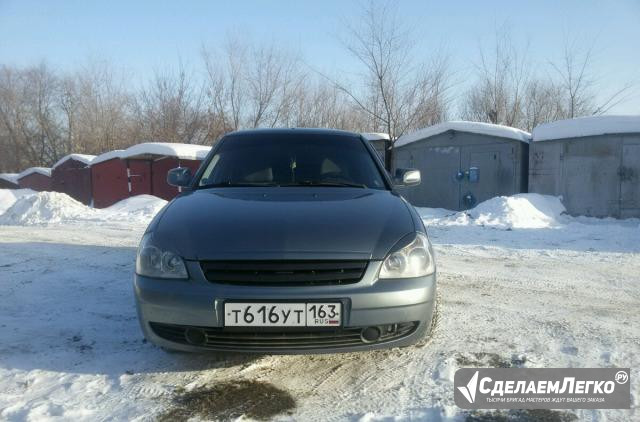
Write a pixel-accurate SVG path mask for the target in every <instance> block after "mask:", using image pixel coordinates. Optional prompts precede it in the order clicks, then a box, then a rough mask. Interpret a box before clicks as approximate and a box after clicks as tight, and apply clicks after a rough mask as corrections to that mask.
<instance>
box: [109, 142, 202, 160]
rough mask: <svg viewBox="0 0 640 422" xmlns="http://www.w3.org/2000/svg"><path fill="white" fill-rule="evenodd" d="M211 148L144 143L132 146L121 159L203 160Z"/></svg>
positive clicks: (123, 153) (166, 143)
mask: <svg viewBox="0 0 640 422" xmlns="http://www.w3.org/2000/svg"><path fill="white" fill-rule="evenodd" d="M210 150H211V147H209V146H205V145H193V144H177V143H168V142H144V143H141V144H137V145H133V146H131V147H129V148H127V149H126V150H124V152H122V155H121V157H122V158H131V157H136V156H144V155H161V156H168V157H176V158H180V159H183V160H204V159H205V157H206V156H207V154H208V153H209V151H210Z"/></svg>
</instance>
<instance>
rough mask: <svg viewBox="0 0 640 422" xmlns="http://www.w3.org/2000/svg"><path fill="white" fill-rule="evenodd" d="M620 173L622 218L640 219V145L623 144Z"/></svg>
mask: <svg viewBox="0 0 640 422" xmlns="http://www.w3.org/2000/svg"><path fill="white" fill-rule="evenodd" d="M623 142H624V141H623ZM618 173H619V175H620V217H621V218H630V217H640V144H624V143H623V145H622V166H621V167H620V171H619V172H618Z"/></svg>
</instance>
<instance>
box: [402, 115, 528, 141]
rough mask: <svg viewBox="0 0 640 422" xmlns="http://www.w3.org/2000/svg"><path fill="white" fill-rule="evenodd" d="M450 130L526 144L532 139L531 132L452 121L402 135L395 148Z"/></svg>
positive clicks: (488, 124) (485, 124)
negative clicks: (513, 140) (497, 137)
mask: <svg viewBox="0 0 640 422" xmlns="http://www.w3.org/2000/svg"><path fill="white" fill-rule="evenodd" d="M449 130H455V131H458V132H470V133H478V134H480V135H490V136H499V137H501V138H509V139H515V140H516V141H521V142H525V143H529V140H530V139H531V134H530V133H529V132H525V131H523V130H520V129H516V128H514V127H509V126H502V125H494V124H491V123H480V122H465V121H452V122H443V123H438V124H437V125H433V126H429V127H426V128H424V129H420V130H418V131H416V132H413V133H410V134H408V135H402V136H401V137H400V138H398V140H397V141H396V143H395V146H397V147H399V146H402V145H407V144H410V143H412V142H416V141H419V140H422V139H425V138H429V137H431V136H435V135H439V134H441V133H444V132H447V131H449Z"/></svg>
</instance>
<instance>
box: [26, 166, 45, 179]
mask: <svg viewBox="0 0 640 422" xmlns="http://www.w3.org/2000/svg"><path fill="white" fill-rule="evenodd" d="M32 173H40V174H42V175H43V176H47V177H51V169H50V168H47V167H29V168H28V169H26V170H23V171H22V172H21V173H20V174H18V179H22V178H23V177H25V176H28V175H30V174H32Z"/></svg>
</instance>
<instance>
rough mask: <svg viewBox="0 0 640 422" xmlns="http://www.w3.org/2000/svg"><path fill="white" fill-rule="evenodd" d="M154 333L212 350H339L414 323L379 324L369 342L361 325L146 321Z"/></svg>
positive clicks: (403, 332) (398, 334) (407, 329)
mask: <svg viewBox="0 0 640 422" xmlns="http://www.w3.org/2000/svg"><path fill="white" fill-rule="evenodd" d="M149 325H150V327H151V329H152V330H153V332H154V333H155V334H156V335H157V336H158V337H161V338H163V339H165V340H169V341H171V342H174V343H180V344H187V345H195V346H198V347H203V348H209V349H215V350H245V351H258V352H259V351H278V350H291V349H297V350H304V349H334V348H335V349H339V348H343V347H353V346H361V345H366V344H376V343H384V342H388V341H392V340H397V339H400V338H403V337H406V336H408V335H410V334H412V333H413V332H414V331H415V330H416V328H417V326H418V323H417V322H405V323H401V324H390V325H386V326H382V327H380V328H381V332H382V334H381V336H380V338H379V339H378V340H376V341H375V342H372V343H368V342H365V341H364V340H362V338H361V336H360V333H361V332H362V328H342V329H339V330H331V331H319V330H311V331H266V330H265V331H262V332H253V331H228V330H225V329H224V328H211V327H194V326H188V325H174V324H161V323H157V322H150V323H149ZM188 330H197V331H199V332H200V333H203V334H204V336H203V340H202V342H201V343H198V344H194V343H193V342H190V341H189V340H188V336H187V331H188Z"/></svg>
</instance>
